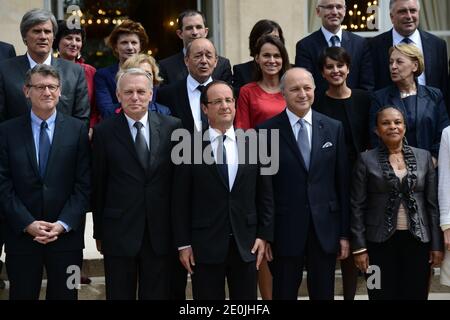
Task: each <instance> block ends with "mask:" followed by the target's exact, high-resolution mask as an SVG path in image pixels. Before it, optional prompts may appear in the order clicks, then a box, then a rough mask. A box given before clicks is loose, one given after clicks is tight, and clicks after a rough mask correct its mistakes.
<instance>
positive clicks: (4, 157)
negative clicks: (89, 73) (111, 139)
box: [0, 64, 90, 300]
mask: <svg viewBox="0 0 450 320" xmlns="http://www.w3.org/2000/svg"><path fill="white" fill-rule="evenodd" d="M60 84H61V82H60V75H59V73H58V72H57V70H56V69H55V68H54V67H52V66H47V65H43V64H38V65H36V66H35V67H34V68H33V69H31V70H29V71H28V72H27V73H26V77H25V85H24V87H23V93H24V95H25V96H26V97H27V99H29V100H30V102H31V111H29V112H28V113H27V114H24V115H22V116H20V117H16V118H14V119H11V120H8V121H5V122H4V123H2V124H1V125H0V136H1V139H0V143H1V145H0V150H1V152H0V204H1V209H2V211H3V213H4V215H5V218H6V219H5V221H6V222H5V228H4V231H5V251H6V269H7V272H8V278H9V281H10V289H9V298H10V299H11V300H37V299H39V293H40V290H41V281H42V275H43V270H44V267H45V270H46V272H47V289H46V299H47V300H59V299H62V300H76V299H77V295H78V293H77V285H79V284H80V282H79V281H80V279H79V278H78V279H77V277H76V274H73V272H74V271H75V272H76V269H77V268H78V271H79V270H80V269H81V263H82V260H83V252H82V251H83V247H84V221H85V214H86V212H87V211H88V209H89V193H90V169H89V166H90V165H89V164H90V157H89V149H90V147H89V141H88V135H87V127H86V126H85V124H84V123H83V122H82V121H80V120H78V119H75V118H73V117H70V116H67V115H65V114H63V113H62V112H59V111H57V110H56V106H57V104H58V101H59V99H60V96H61V86H60ZM69 267H70V268H74V267H75V268H74V269H70V268H69ZM70 270H72V273H70V272H71V271H70ZM74 275H75V276H74Z"/></svg>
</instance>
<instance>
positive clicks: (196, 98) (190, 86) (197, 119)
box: [186, 75, 213, 131]
mask: <svg viewBox="0 0 450 320" xmlns="http://www.w3.org/2000/svg"><path fill="white" fill-rule="evenodd" d="M212 81H213V80H212V78H211V77H209V79H208V80H206V82H204V83H199V82H198V81H197V80H195V79H194V78H193V77H192V76H191V75H188V77H187V82H186V86H187V92H188V97H189V105H190V106H191V112H192V117H193V118H194V124H195V128H196V129H197V131H202V117H201V113H200V112H201V111H200V110H201V106H200V96H201V92H200V90H197V87H198V86H199V85H203V86H206V85H207V84H208V83H210V82H212Z"/></svg>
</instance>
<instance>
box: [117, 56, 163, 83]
mask: <svg viewBox="0 0 450 320" xmlns="http://www.w3.org/2000/svg"><path fill="white" fill-rule="evenodd" d="M143 63H148V64H149V65H150V67H151V68H152V74H153V75H152V77H153V85H154V86H156V85H159V84H160V83H161V82H162V81H163V78H161V76H160V75H159V67H158V65H157V64H156V61H155V58H153V57H152V56H150V55H148V54H145V53H139V54H135V55H134V56H131V57H129V58H128V59H127V60H126V61H125V62H124V63H123V64H122V66H121V67H120V69H121V70H122V69H123V70H125V69H131V68H140V65H141V64H143Z"/></svg>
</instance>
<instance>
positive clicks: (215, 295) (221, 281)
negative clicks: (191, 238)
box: [192, 237, 257, 300]
mask: <svg viewBox="0 0 450 320" xmlns="http://www.w3.org/2000/svg"><path fill="white" fill-rule="evenodd" d="M194 255H195V249H194ZM193 271H194V274H193V275H192V292H193V296H194V300H225V279H226V280H227V284H228V290H229V298H230V300H256V299H257V287H256V283H257V272H256V261H252V262H245V261H243V260H242V258H241V255H240V253H239V251H238V248H237V245H236V242H235V240H234V237H230V246H229V250H228V256H227V257H226V260H225V262H224V263H221V264H203V263H197V264H196V265H195V267H194V270H193Z"/></svg>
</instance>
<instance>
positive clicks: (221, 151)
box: [217, 135, 230, 187]
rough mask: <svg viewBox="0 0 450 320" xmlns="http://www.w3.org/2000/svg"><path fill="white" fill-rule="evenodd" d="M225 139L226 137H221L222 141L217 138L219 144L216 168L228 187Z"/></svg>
mask: <svg viewBox="0 0 450 320" xmlns="http://www.w3.org/2000/svg"><path fill="white" fill-rule="evenodd" d="M226 138H227V136H226V135H223V137H222V139H221V137H218V138H217V139H218V142H219V143H218V144H217V167H218V168H219V172H220V174H221V175H222V178H223V179H224V181H225V183H226V185H227V186H228V187H230V181H229V177H228V163H227V150H226V149H225V139H226Z"/></svg>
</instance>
